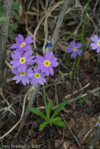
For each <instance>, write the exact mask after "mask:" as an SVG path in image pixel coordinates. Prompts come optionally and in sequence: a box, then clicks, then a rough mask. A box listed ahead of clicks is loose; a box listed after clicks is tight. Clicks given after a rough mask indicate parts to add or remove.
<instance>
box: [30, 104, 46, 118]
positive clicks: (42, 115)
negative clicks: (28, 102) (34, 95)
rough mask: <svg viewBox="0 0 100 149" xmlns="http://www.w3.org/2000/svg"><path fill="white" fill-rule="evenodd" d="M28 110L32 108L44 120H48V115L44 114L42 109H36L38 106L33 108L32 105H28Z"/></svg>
mask: <svg viewBox="0 0 100 149" xmlns="http://www.w3.org/2000/svg"><path fill="white" fill-rule="evenodd" d="M28 110H30V111H31V112H32V113H34V114H36V115H38V116H40V117H41V118H43V119H44V120H47V117H46V116H45V115H44V113H43V112H41V111H40V110H38V109H36V108H33V107H32V108H31V107H28Z"/></svg>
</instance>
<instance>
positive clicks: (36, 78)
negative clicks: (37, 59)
mask: <svg viewBox="0 0 100 149" xmlns="http://www.w3.org/2000/svg"><path fill="white" fill-rule="evenodd" d="M44 76H45V75H44V74H43V73H41V71H40V70H38V67H37V66H35V67H34V73H33V77H32V78H31V79H32V80H31V84H34V86H37V84H38V83H39V84H41V85H43V84H44V83H45V82H46V79H45V78H44Z"/></svg>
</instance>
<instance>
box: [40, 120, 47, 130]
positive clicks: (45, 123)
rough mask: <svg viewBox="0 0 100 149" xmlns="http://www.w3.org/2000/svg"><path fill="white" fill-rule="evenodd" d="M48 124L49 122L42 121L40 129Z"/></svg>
mask: <svg viewBox="0 0 100 149" xmlns="http://www.w3.org/2000/svg"><path fill="white" fill-rule="evenodd" d="M47 124H48V122H43V123H41V124H40V126H39V131H41V130H43V129H44V127H46V126H47Z"/></svg>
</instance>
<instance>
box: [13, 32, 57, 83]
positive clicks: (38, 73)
mask: <svg viewBox="0 0 100 149" xmlns="http://www.w3.org/2000/svg"><path fill="white" fill-rule="evenodd" d="M33 42H34V40H33V39H32V36H28V37H26V38H25V39H24V37H23V36H22V35H21V34H18V37H16V43H15V44H13V45H12V46H11V47H10V48H11V49H16V50H15V51H13V54H11V57H12V59H13V60H12V61H11V62H10V64H11V65H12V68H13V69H12V73H14V74H15V77H14V78H13V80H16V83H19V82H20V81H21V82H22V84H24V85H26V84H29V82H30V81H31V84H34V86H37V84H38V83H39V84H41V85H43V84H44V83H45V82H46V79H45V78H44V77H45V76H49V75H53V74H54V70H53V67H57V66H58V64H59V63H58V62H57V58H56V57H54V54H53V52H49V51H46V53H45V55H44V57H43V56H41V55H37V56H36V59H35V56H33V55H32V54H33V52H32V50H31V49H32V48H31V45H30V43H33ZM34 63H35V64H36V65H35V66H34V65H33V64H34ZM30 66H32V67H34V69H33V70H32V69H31V67H30Z"/></svg>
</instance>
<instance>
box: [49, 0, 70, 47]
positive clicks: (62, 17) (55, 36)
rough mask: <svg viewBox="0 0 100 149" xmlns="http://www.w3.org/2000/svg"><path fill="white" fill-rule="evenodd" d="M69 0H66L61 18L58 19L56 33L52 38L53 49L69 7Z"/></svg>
mask: <svg viewBox="0 0 100 149" xmlns="http://www.w3.org/2000/svg"><path fill="white" fill-rule="evenodd" d="M69 2H70V0H65V1H64V4H63V7H62V10H61V12H60V16H59V19H58V21H57V24H56V28H55V30H54V33H53V35H52V38H51V42H52V44H53V47H52V49H53V48H54V45H55V43H56V41H57V40H58V37H59V36H58V35H59V31H60V27H61V25H62V22H63V19H64V16H65V13H66V10H67V9H68V5H69Z"/></svg>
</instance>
